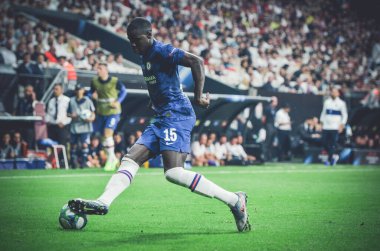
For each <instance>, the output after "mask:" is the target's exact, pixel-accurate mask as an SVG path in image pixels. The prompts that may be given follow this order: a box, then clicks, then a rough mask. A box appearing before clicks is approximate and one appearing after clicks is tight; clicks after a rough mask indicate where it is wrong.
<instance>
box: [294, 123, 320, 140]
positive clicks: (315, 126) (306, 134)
mask: <svg viewBox="0 0 380 251" xmlns="http://www.w3.org/2000/svg"><path fill="white" fill-rule="evenodd" d="M298 132H299V134H300V137H301V139H302V140H303V142H305V145H307V146H309V145H310V146H320V145H321V138H322V135H321V125H320V124H319V123H318V118H309V119H306V120H305V122H304V123H303V124H302V125H300V126H299V128H298Z"/></svg>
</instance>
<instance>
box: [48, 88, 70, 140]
mask: <svg viewBox="0 0 380 251" xmlns="http://www.w3.org/2000/svg"><path fill="white" fill-rule="evenodd" d="M53 94H54V96H53V97H52V98H51V99H50V100H49V102H48V105H47V111H46V117H45V120H46V122H47V124H48V135H49V138H51V139H52V140H55V141H57V142H58V143H59V144H61V145H66V144H67V142H68V138H69V127H68V125H69V124H70V122H71V118H70V117H68V116H67V109H68V107H69V103H70V98H69V97H67V96H65V95H63V89H62V85H61V84H56V85H55V86H54V89H53Z"/></svg>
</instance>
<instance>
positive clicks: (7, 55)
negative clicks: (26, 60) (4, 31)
mask: <svg viewBox="0 0 380 251" xmlns="http://www.w3.org/2000/svg"><path fill="white" fill-rule="evenodd" d="M0 55H1V56H2V59H3V61H2V62H1V63H0V64H5V65H10V66H12V67H16V66H17V58H16V55H15V53H14V52H13V51H12V45H11V43H7V46H6V47H3V46H0Z"/></svg>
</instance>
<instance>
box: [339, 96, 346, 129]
mask: <svg viewBox="0 0 380 251" xmlns="http://www.w3.org/2000/svg"><path fill="white" fill-rule="evenodd" d="M341 112H342V120H341V124H340V125H339V132H340V133H341V132H342V131H343V129H344V127H345V126H346V123H347V119H348V114H347V106H346V103H345V102H342V109H341Z"/></svg>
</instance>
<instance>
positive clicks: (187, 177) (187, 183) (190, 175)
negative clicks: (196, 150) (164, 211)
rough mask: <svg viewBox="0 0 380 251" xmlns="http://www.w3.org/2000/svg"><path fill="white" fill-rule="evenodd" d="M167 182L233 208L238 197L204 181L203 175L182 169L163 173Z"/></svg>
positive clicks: (173, 169)
mask: <svg viewBox="0 0 380 251" xmlns="http://www.w3.org/2000/svg"><path fill="white" fill-rule="evenodd" d="M165 177H166V179H167V180H168V181H170V182H172V183H174V184H177V185H180V186H184V187H188V188H189V189H190V190H191V191H192V192H196V193H198V194H201V195H203V196H206V197H210V198H214V197H215V198H217V199H218V200H220V201H222V202H224V203H226V204H227V205H229V206H235V204H236V202H237V201H238V196H237V195H236V194H235V193H232V192H229V191H226V190H224V189H223V188H221V187H220V186H218V185H216V184H215V183H213V182H211V181H210V180H208V179H206V178H205V177H204V176H203V175H200V174H198V173H195V172H192V171H188V170H185V169H183V168H182V167H174V168H171V169H169V170H168V171H166V172H165Z"/></svg>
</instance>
